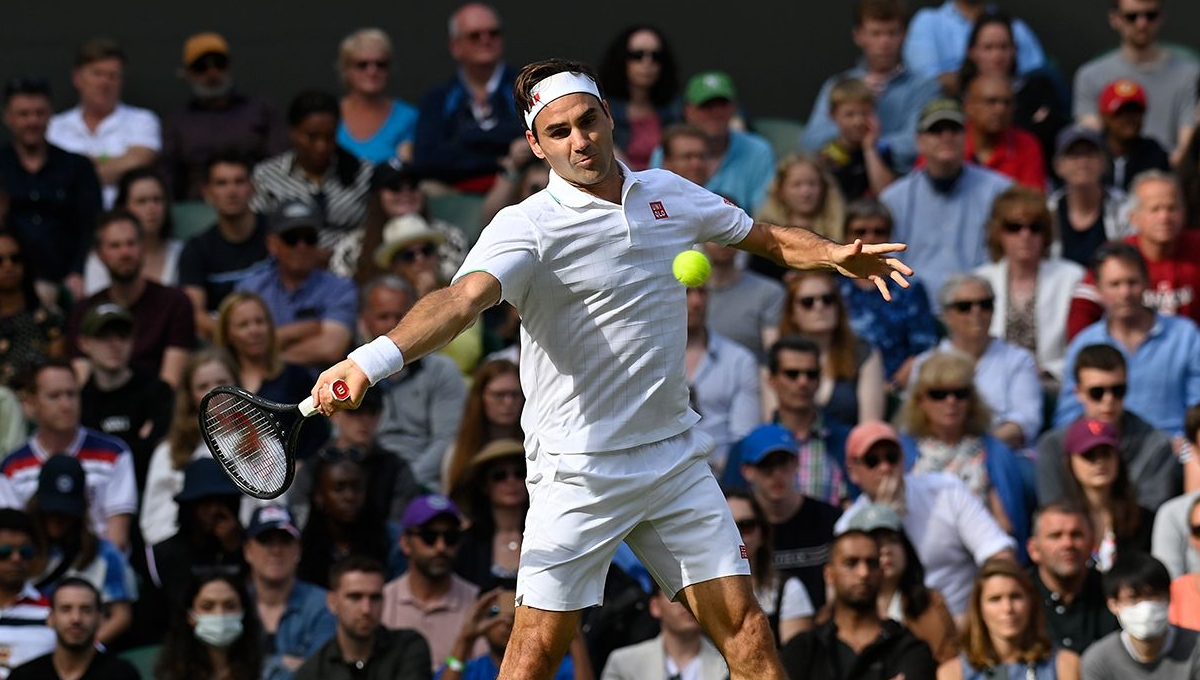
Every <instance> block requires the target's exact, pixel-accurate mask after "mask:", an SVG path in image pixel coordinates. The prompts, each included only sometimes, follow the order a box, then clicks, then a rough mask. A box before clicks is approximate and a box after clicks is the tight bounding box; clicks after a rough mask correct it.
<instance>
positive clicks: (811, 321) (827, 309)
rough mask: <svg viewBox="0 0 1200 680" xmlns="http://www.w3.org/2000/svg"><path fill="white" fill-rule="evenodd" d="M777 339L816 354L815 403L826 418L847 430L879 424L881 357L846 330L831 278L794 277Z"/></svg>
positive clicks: (841, 304)
mask: <svg viewBox="0 0 1200 680" xmlns="http://www.w3.org/2000/svg"><path fill="white" fill-rule="evenodd" d="M779 335H780V337H787V336H789V335H801V336H804V337H805V338H808V339H809V340H811V341H813V342H814V343H815V344H816V345H817V347H818V348H819V349H820V350H821V383H820V386H819V387H817V393H816V397H815V399H816V404H817V406H819V407H821V408H822V409H823V410H824V414H825V416H826V417H827V418H831V419H833V420H836V421H837V422H839V423H842V424H843V425H847V426H853V425H856V424H858V423H859V422H862V421H867V420H882V419H883V416H884V400H885V393H884V387H883V357H882V356H881V355H880V354H879V350H877V349H875V348H873V347H871V346H870V345H869V344H867V343H866V342H865V341H863V340H861V339H859V338H858V336H856V335H855V334H854V331H852V330H850V319H849V315H848V314H847V312H846V305H845V303H844V302H843V301H842V294H841V291H840V290H839V289H838V283H837V277H836V276H835V275H833V274H830V273H829V272H818V271H803V272H802V271H797V272H794V275H793V276H791V277H790V278H789V280H788V284H787V294H786V295H785V296H784V304H783V314H782V316H781V318H780V322H779ZM763 393H764V394H769V393H770V391H769V390H764V391H763Z"/></svg>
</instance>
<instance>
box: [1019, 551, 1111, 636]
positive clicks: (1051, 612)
mask: <svg viewBox="0 0 1200 680" xmlns="http://www.w3.org/2000/svg"><path fill="white" fill-rule="evenodd" d="M1030 573H1031V575H1032V576H1033V581H1034V583H1036V584H1037V589H1038V593H1039V594H1040V595H1041V598H1042V604H1043V607H1042V611H1044V612H1046V634H1047V635H1049V636H1050V641H1051V642H1052V643H1054V646H1055V647H1061V648H1063V649H1069V650H1071V651H1072V652H1075V653H1076V654H1083V650H1085V649H1087V648H1088V645H1091V644H1092V643H1093V642H1095V641H1096V640H1099V639H1100V638H1102V637H1104V636H1105V635H1108V634H1109V633H1111V632H1113V631H1116V630H1120V628H1121V627H1120V626H1119V625H1118V624H1117V619H1116V617H1115V616H1113V615H1112V612H1110V611H1109V610H1108V605H1107V604H1106V603H1105V599H1104V588H1103V585H1102V583H1101V577H1100V573H1099V572H1097V571H1096V570H1094V569H1088V570H1087V580H1086V581H1085V582H1084V584H1083V589H1082V590H1081V591H1079V593H1078V594H1077V595H1075V599H1073V600H1071V602H1070V604H1067V603H1066V602H1063V600H1062V598H1061V597H1060V596H1059V594H1058V593H1055V592H1051V590H1050V589H1049V588H1047V587H1046V584H1045V583H1043V582H1042V578H1041V576H1040V575H1039V574H1038V569H1037V566H1036V565H1035V566H1034V567H1033V568H1032V569H1031V570H1030Z"/></svg>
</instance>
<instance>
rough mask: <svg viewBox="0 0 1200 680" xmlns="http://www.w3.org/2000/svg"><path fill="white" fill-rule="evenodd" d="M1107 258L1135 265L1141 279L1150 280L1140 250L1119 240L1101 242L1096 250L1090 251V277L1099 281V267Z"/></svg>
mask: <svg viewBox="0 0 1200 680" xmlns="http://www.w3.org/2000/svg"><path fill="white" fill-rule="evenodd" d="M1109 260H1120V261H1121V262H1124V263H1126V264H1130V265H1133V266H1134V267H1137V269H1138V271H1139V272H1141V274H1142V281H1143V282H1145V283H1149V282H1150V268H1149V267H1147V266H1146V258H1144V257H1142V253H1141V251H1139V250H1138V249H1137V248H1134V247H1133V246H1131V245H1129V244H1128V243H1124V242H1121V241H1109V242H1107V243H1104V244H1101V246H1100V247H1099V248H1097V249H1096V252H1094V253H1092V259H1091V261H1090V262H1089V263H1088V266H1089V268H1091V270H1092V278H1094V279H1096V281H1097V282H1099V281H1100V267H1102V266H1104V263H1105V262H1108V261H1109Z"/></svg>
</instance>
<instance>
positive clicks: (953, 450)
mask: <svg viewBox="0 0 1200 680" xmlns="http://www.w3.org/2000/svg"><path fill="white" fill-rule="evenodd" d="M973 373H974V366H973V365H972V363H971V360H970V359H969V358H967V357H965V356H963V355H962V354H959V353H954V352H935V353H934V354H932V355H931V356H930V357H929V358H928V359H927V360H926V361H924V362H923V363H922V364H921V366H920V368H919V369H918V371H917V377H916V380H915V383H914V384H913V386H912V389H911V390H910V391H909V396H908V399H907V400H906V401H905V402H904V404H903V405H902V406H901V407H900V412H899V414H897V416H896V420H897V422H898V423H899V425H900V429H901V431H903V432H904V434H903V435H902V436H901V438H900V443H901V446H903V448H904V459H905V460H904V466H905V468H906V470H908V471H909V472H912V473H922V472H948V473H950V474H953V475H954V476H956V477H958V478H959V479H961V480H962V481H963V482H964V483H965V484H966V485H967V488H968V489H970V490H971V491H972V492H973V493H974V495H975V496H976V497H977V498H978V499H979V500H980V502H981V503H983V505H984V507H986V508H988V510H989V511H990V512H991V514H992V515H993V516H994V517H995V518H996V521H997V523H998V524H999V525H1000V526H1001V527H1002V528H1003V529H1004V530H1005V531H1006V532H1008V533H1009V534H1011V535H1012V536H1013V537H1015V538H1016V539H1017V548H1018V550H1019V556H1020V558H1021V559H1022V560H1025V559H1026V558H1025V541H1026V539H1027V538H1029V512H1030V506H1031V505H1032V498H1031V497H1032V495H1033V494H1032V491H1031V490H1030V489H1031V488H1032V483H1031V482H1030V483H1027V481H1026V480H1027V479H1030V480H1031V479H1032V478H1033V476H1034V472H1033V463H1032V462H1030V461H1028V460H1027V459H1024V458H1022V457H1020V456H1018V455H1017V454H1016V453H1014V452H1013V450H1012V449H1010V448H1009V447H1008V446H1007V445H1005V444H1004V442H1002V441H1000V440H999V439H997V438H995V437H993V436H992V435H991V434H989V433H988V424H989V423H990V422H991V413H990V412H989V410H988V407H987V404H985V403H984V401H983V398H982V396H981V395H980V394H979V393H978V390H977V389H976V388H975V387H974V386H973V385H972V377H973V375H972V374H973Z"/></svg>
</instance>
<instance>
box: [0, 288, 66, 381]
mask: <svg viewBox="0 0 1200 680" xmlns="http://www.w3.org/2000/svg"><path fill="white" fill-rule="evenodd" d="M64 328H65V319H64V318H63V316H62V315H61V314H59V313H58V312H54V311H51V310H48V309H46V308H44V307H39V308H38V309H36V310H34V311H28V310H22V311H20V312H17V313H16V314H11V315H9V316H4V317H0V384H4V385H11V384H12V382H13V379H14V378H16V377H17V376H19V375H21V372H22V371H24V370H25V369H26V368H27V367H28V366H30V365H31V364H34V363H36V362H39V361H43V360H45V359H46V357H47V355H48V353H49V351H50V346H51V345H52V344H54V343H55V342H56V341H57V340H59V339H60V338H62V337H63V329H64Z"/></svg>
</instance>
